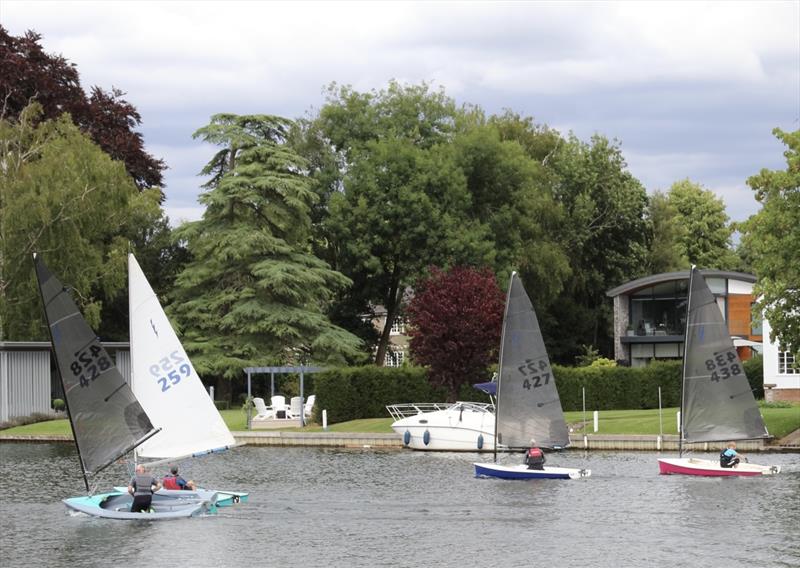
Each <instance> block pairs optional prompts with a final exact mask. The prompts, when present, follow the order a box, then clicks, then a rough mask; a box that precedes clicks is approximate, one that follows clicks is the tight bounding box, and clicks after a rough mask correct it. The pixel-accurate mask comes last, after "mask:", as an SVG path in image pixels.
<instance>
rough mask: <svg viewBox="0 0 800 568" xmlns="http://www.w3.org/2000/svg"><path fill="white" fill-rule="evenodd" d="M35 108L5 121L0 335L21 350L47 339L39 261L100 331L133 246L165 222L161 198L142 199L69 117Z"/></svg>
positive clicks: (1, 131)
mask: <svg viewBox="0 0 800 568" xmlns="http://www.w3.org/2000/svg"><path fill="white" fill-rule="evenodd" d="M40 112H41V107H40V106H39V105H38V103H35V104H33V105H31V106H30V107H28V108H26V109H25V110H23V112H22V113H20V116H19V119H18V120H7V119H4V120H2V121H0V151H1V152H2V155H3V160H2V161H0V233H2V238H1V239H0V249H1V251H0V324H1V325H0V327H1V328H2V330H1V331H0V333H2V336H3V337H8V338H12V339H14V340H32V339H43V338H45V337H46V336H47V332H46V327H44V324H43V318H42V317H41V306H40V305H39V304H40V300H39V292H38V289H37V287H36V281H35V278H34V273H33V263H32V261H31V254H32V253H33V252H39V253H41V254H42V255H43V257H44V258H45V259H46V260H47V263H48V265H49V266H50V267H51V268H52V269H53V270H54V272H55V273H57V274H58V275H59V277H60V278H61V280H62V281H63V282H64V283H65V284H67V285H69V286H70V287H71V288H72V289H73V290H74V291H75V295H76V296H77V298H78V300H79V303H80V304H81V305H82V308H83V310H84V313H85V315H86V317H87V320H88V321H89V323H90V324H91V325H92V326H93V327H95V329H97V327H98V325H99V324H100V320H101V313H102V310H103V309H104V301H105V303H107V302H108V301H109V300H111V299H113V298H114V297H115V296H116V295H117V294H118V292H119V291H120V290H122V289H123V288H124V286H125V257H126V254H127V252H128V246H129V242H130V240H131V239H132V238H134V237H135V235H136V234H137V232H138V231H140V230H142V229H143V228H144V227H150V226H153V225H154V224H157V223H159V222H160V220H161V219H162V212H161V209H160V207H159V200H160V198H161V193H160V191H158V190H157V189H153V190H147V191H144V192H139V191H137V189H136V186H135V185H134V184H133V181H132V180H131V178H130V177H129V176H128V174H127V172H126V171H125V167H124V165H123V164H122V163H121V162H118V161H114V160H112V159H111V158H110V157H109V156H108V155H107V154H105V153H104V152H103V151H102V150H101V149H100V148H98V147H97V145H96V144H94V143H93V142H92V141H91V140H90V139H89V138H88V137H87V136H86V135H85V134H83V133H82V132H81V131H80V130H78V128H77V127H76V126H75V125H74V124H72V122H71V121H70V120H69V118H68V117H67V116H66V115H63V116H61V117H59V118H57V119H54V120H45V121H42V120H40V115H39V113H40Z"/></svg>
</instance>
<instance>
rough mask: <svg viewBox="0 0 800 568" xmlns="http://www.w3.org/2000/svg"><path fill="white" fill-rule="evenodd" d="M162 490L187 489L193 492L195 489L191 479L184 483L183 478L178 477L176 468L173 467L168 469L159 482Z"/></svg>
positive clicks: (175, 466)
mask: <svg viewBox="0 0 800 568" xmlns="http://www.w3.org/2000/svg"><path fill="white" fill-rule="evenodd" d="M161 483H162V485H163V486H164V489H188V490H191V491H194V490H195V488H196V487H197V486H196V485H195V482H194V481H192V480H191V479H190V480H189V481H186V480H185V479H184V478H183V477H181V476H180V475H178V466H177V465H173V466H172V467H170V468H169V473H168V474H167V475H165V476H164V479H162V480H161Z"/></svg>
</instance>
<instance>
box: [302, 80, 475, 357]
mask: <svg viewBox="0 0 800 568" xmlns="http://www.w3.org/2000/svg"><path fill="white" fill-rule="evenodd" d="M459 116H460V114H459V111H458V110H457V109H456V106H455V104H454V103H453V101H452V100H451V99H449V98H448V97H447V96H446V95H445V94H444V92H443V91H442V90H438V91H435V90H432V89H431V88H430V87H429V86H428V85H427V84H424V83H423V84H421V85H411V86H406V85H401V84H399V83H396V82H391V83H390V84H389V86H388V87H387V88H386V89H385V90H381V91H372V92H368V93H361V92H358V91H355V90H354V89H352V88H351V87H340V86H338V85H335V84H334V85H331V86H330V88H329V91H328V97H327V101H326V103H325V105H324V106H323V107H322V108H321V109H320V110H319V113H318V114H317V115H316V116H315V117H313V118H311V119H308V120H306V121H304V122H303V123H302V124H301V128H300V130H301V132H300V133H299V135H298V136H297V137H293V145H294V147H296V148H298V150H299V151H302V152H303V153H304V155H305V156H307V157H308V158H309V162H310V164H311V168H312V169H311V176H312V179H313V180H314V185H313V186H312V187H313V190H314V191H315V193H316V194H317V195H318V196H319V198H320V199H319V204H318V206H317V208H316V209H315V212H314V214H315V222H316V223H317V224H316V226H315V228H314V236H315V243H316V244H317V247H318V249H317V250H318V252H319V254H320V255H321V256H322V257H323V258H325V259H326V260H328V262H330V263H331V265H332V266H334V267H335V268H336V269H338V270H341V271H342V272H344V273H345V274H347V275H348V276H349V277H350V278H351V279H352V280H353V282H354V285H353V287H352V288H350V289H349V290H348V291H347V292H346V293H345V294H344V295H342V296H341V297H340V298H339V299H338V302H337V304H336V306H335V307H334V310H333V311H334V313H335V314H336V318H337V319H336V321H337V322H341V323H342V324H344V325H347V326H348V327H349V328H350V329H354V328H358V329H359V333H360V334H361V335H362V336H363V337H365V338H369V337H370V336H373V338H374V339H376V340H377V344H376V345H375V347H376V359H375V360H376V362H377V363H378V364H379V365H380V364H383V361H384V357H385V353H386V349H387V346H388V342H389V331H390V329H391V326H392V323H393V322H394V320H395V319H396V318H397V317H398V316H399V314H400V313H401V310H402V306H403V302H402V300H403V295H404V293H405V291H406V289H407V288H408V287H409V286H410V285H411V283H412V282H413V281H415V280H416V279H417V278H418V277H420V276H422V275H423V274H424V272H425V270H426V268H427V266H429V265H433V264H436V265H440V266H448V265H450V264H452V263H453V262H457V261H459V260H462V259H463V258H464V257H470V256H478V257H480V256H481V254H480V253H478V254H476V253H475V252H474V249H475V248H476V246H477V245H476V243H478V242H479V240H480V239H478V238H477V236H476V234H475V231H476V228H475V227H474V224H472V223H470V222H469V221H468V220H467V219H466V217H465V215H464V212H465V211H466V208H467V207H468V202H469V194H468V193H467V191H466V188H465V180H464V176H463V174H462V173H461V171H460V170H459V168H458V167H457V165H456V164H455V161H454V152H453V149H452V148H451V147H449V145H448V143H449V142H450V141H451V140H452V138H453V134H454V132H455V129H456V122H457V119H458V117H459ZM483 253H485V254H489V253H488V247H486V246H484V248H483ZM379 305H380V306H383V307H384V308H385V309H386V311H387V320H386V325H385V326H384V328H383V329H381V330H380V331H379V334H378V335H377V338H375V337H374V335H373V334H372V333H371V331H370V330H369V329H368V328H367V327H366V326H364V325H363V324H362V325H359V323H358V322H363V321H365V320H369V317H365V316H366V315H367V314H369V313H370V311H371V310H373V309H374V308H375V307H377V306H379Z"/></svg>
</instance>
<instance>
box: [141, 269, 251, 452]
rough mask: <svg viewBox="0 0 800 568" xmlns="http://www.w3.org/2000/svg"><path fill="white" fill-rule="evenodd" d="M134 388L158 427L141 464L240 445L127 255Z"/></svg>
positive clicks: (143, 450) (143, 278)
mask: <svg viewBox="0 0 800 568" xmlns="http://www.w3.org/2000/svg"><path fill="white" fill-rule="evenodd" d="M128 295H129V298H128V301H129V308H130V342H131V387H132V388H133V392H134V394H135V395H136V398H137V399H138V400H139V403H140V404H141V405H142V407H143V408H144V409H145V411H146V412H147V414H148V415H149V416H150V420H151V421H152V422H153V424H154V425H155V427H156V428H161V432H160V433H159V435H158V436H155V437H153V438H151V439H150V440H148V441H147V442H145V443H144V444H142V445H141V446H139V448H138V449H137V454H136V455H137V457H138V458H139V459H142V460H168V459H177V458H182V457H186V456H191V455H196V454H204V453H209V452H212V451H215V450H221V449H225V448H229V447H232V446H234V445H235V444H236V442H235V441H234V439H233V436H232V435H231V433H230V430H228V427H227V426H226V424H225V422H224V421H223V420H222V416H220V414H219V411H217V409H216V407H215V406H214V403H213V402H212V401H211V399H210V398H209V396H208V393H207V392H206V390H205V388H204V387H203V383H202V382H201V381H200V377H199V376H198V375H197V373H196V372H195V370H194V367H193V366H192V363H191V361H189V357H188V356H187V355H186V351H184V349H183V346H182V345H181V342H180V341H179V340H178V336H177V335H176V334H175V331H174V330H173V329H172V325H171V324H170V322H169V320H168V319H167V314H165V313H164V309H163V308H162V307H161V304H160V303H159V301H158V298H157V297H156V295H155V293H154V292H153V289H152V288H151V287H150V283H149V282H148V281H147V278H145V276H144V273H143V272H142V269H141V268H140V267H139V263H137V262H136V259H135V258H134V256H133V255H132V254H130V255H128Z"/></svg>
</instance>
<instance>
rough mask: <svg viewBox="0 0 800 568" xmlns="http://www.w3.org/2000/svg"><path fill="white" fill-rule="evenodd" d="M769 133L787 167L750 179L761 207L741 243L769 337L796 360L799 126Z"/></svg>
mask: <svg viewBox="0 0 800 568" xmlns="http://www.w3.org/2000/svg"><path fill="white" fill-rule="evenodd" d="M773 133H774V134H775V136H776V137H777V138H778V139H779V140H780V141H781V142H783V144H784V145H785V146H786V151H785V152H784V156H785V157H786V169H785V170H767V169H762V170H761V171H760V172H759V173H757V174H755V175H753V176H751V177H750V178H748V180H747V184H748V185H749V186H750V187H751V188H752V189H753V191H755V194H756V199H757V200H758V201H759V203H761V206H762V207H761V210H760V211H759V212H758V213H756V214H755V215H753V216H752V217H750V219H748V221H747V222H746V223H744V225H743V241H744V243H745V244H746V246H747V248H748V250H749V251H750V255H751V262H752V265H753V268H754V270H755V272H756V276H757V277H758V280H757V282H756V286H755V289H754V292H755V294H757V295H758V297H759V299H758V301H757V303H756V306H755V308H756V309H757V310H758V311H760V312H762V313H763V315H764V317H766V319H767V320H768V321H769V323H770V327H771V328H772V339H773V340H777V341H778V342H779V344H780V345H781V347H782V348H783V349H785V350H787V351H790V352H792V353H794V354H795V360H796V361H800V130H795V131H794V132H785V131H783V130H781V129H779V128H776V129H775V130H774V131H773ZM757 315H760V314H757Z"/></svg>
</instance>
